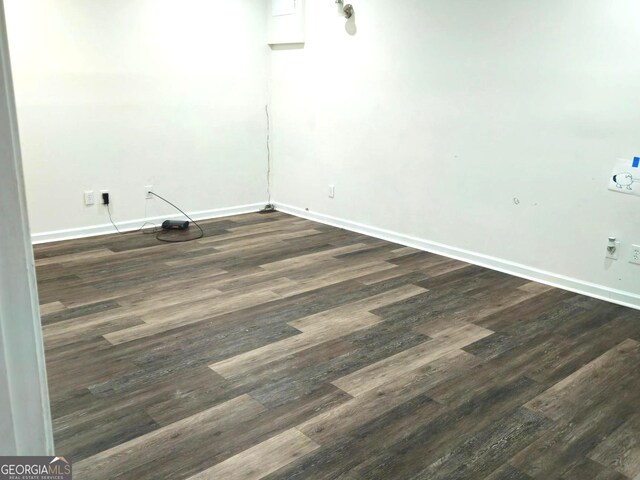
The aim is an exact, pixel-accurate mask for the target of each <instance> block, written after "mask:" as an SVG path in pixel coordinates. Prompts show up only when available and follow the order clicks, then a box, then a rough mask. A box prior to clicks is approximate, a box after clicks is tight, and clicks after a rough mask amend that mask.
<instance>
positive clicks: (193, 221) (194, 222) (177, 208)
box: [149, 192, 204, 243]
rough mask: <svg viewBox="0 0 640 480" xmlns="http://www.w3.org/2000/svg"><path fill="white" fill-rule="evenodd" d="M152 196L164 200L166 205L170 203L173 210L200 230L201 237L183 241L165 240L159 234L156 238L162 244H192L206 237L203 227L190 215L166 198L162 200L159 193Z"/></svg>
mask: <svg viewBox="0 0 640 480" xmlns="http://www.w3.org/2000/svg"><path fill="white" fill-rule="evenodd" d="M149 193H150V194H151V195H153V196H154V197H158V198H159V199H160V200H162V201H163V202H165V203H168V204H169V205H171V206H172V207H173V208H175V209H176V210H178V211H179V212H180V213H181V214H183V215H184V216H185V217H187V218H188V219H189V220H191V222H192V223H193V224H194V225H195V226H196V227H198V230H200V235H199V236H197V237H194V238H186V239H181V240H169V239H168V238H163V237H162V232H160V233H158V234H157V235H156V238H157V239H158V240H160V241H161V242H167V243H182V242H190V241H192V240H199V239H201V238H202V237H204V230H202V227H201V226H200V225H198V222H196V221H195V220H194V219H193V218H191V217H190V216H189V215H187V214H186V213H184V212H183V211H182V210H181V209H180V208H179V207H178V206H176V205H174V204H173V203H171V202H170V201H169V200H167V199H166V198H162V197H161V196H160V195H158V194H157V193H153V192H149Z"/></svg>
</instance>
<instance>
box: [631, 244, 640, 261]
mask: <svg viewBox="0 0 640 480" xmlns="http://www.w3.org/2000/svg"><path fill="white" fill-rule="evenodd" d="M629 263H635V264H636V265H640V245H631V255H629Z"/></svg>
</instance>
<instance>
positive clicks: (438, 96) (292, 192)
mask: <svg viewBox="0 0 640 480" xmlns="http://www.w3.org/2000/svg"><path fill="white" fill-rule="evenodd" d="M352 3H353V5H354V7H355V9H356V16H355V22H346V24H345V19H343V18H340V17H338V16H337V13H336V10H335V8H334V5H333V2H329V1H327V2H318V1H317V2H308V4H307V25H306V45H305V48H304V49H292V50H274V51H272V65H271V69H272V75H273V78H272V85H273V92H272V101H271V102H272V106H271V109H272V112H273V128H274V135H273V155H274V171H273V174H274V200H275V203H276V204H277V205H278V206H281V205H290V206H294V207H302V208H309V211H310V212H311V213H316V214H319V215H329V216H333V217H335V218H337V219H342V220H346V221H348V222H358V223H360V224H364V225H365V226H372V227H377V228H382V229H387V230H389V231H392V232H395V233H400V234H403V235H409V236H413V237H417V238H418V239H421V240H424V241H426V242H427V243H431V244H441V245H443V246H445V247H447V248H448V247H453V248H454V249H459V250H460V251H461V252H462V253H464V255H461V256H462V257H465V255H467V254H469V255H470V256H469V257H468V258H473V257H474V256H475V257H476V258H486V257H487V256H488V257H495V258H493V259H491V261H492V262H494V263H495V262H497V263H500V262H502V264H504V265H509V264H518V268H521V267H523V266H524V267H534V268H537V269H542V270H545V271H548V272H552V273H553V274H558V275H561V276H568V277H572V278H573V279H577V280H578V281H579V283H584V282H592V283H593V284H596V285H595V288H596V290H597V289H599V288H601V287H605V288H606V289H620V290H623V291H626V292H628V293H629V295H623V296H625V297H626V299H627V300H628V301H630V302H636V304H637V305H639V306H640V297H636V296H635V295H637V294H638V293H640V266H637V265H632V264H629V263H627V261H626V258H625V259H623V260H620V261H618V262H606V261H605V259H604V253H605V245H606V239H607V237H608V236H609V235H615V236H617V237H619V239H621V240H622V242H623V244H622V253H621V255H622V257H626V256H627V255H628V253H629V250H630V244H631V243H637V244H640V199H639V198H637V197H630V196H624V195H620V194H616V193H612V192H609V191H607V189H606V188H607V181H608V176H609V175H610V173H611V169H612V167H613V161H614V160H615V159H616V158H618V157H622V158H625V157H627V158H631V157H632V156H634V155H638V154H640V136H639V135H638V125H640V96H639V94H638V93H639V89H638V86H639V85H640V83H639V82H640V51H639V50H638V47H639V45H640V28H638V25H639V24H640V3H639V2H637V1H636V0H616V1H615V2H611V1H609V0H585V1H581V2H575V1H573V0H545V1H541V2H540V1H537V2H530V1H524V0H515V1H514V0H487V1H484V2H478V1H475V0H457V1H449V0H405V1H403V2H401V3H393V2H389V1H388V0H366V1H358V0H353V2H352ZM347 30H348V31H350V32H351V34H350V33H348V32H347ZM354 31H355V34H354ZM328 184H335V186H336V198H335V199H333V200H332V199H329V198H328V196H327V185H328ZM514 198H517V199H518V201H519V204H517V205H516V204H515V203H514ZM496 259H497V260H496ZM488 263H491V262H488ZM584 284H585V286H587V284H586V283H584ZM584 290H588V288H586V287H585V289H584Z"/></svg>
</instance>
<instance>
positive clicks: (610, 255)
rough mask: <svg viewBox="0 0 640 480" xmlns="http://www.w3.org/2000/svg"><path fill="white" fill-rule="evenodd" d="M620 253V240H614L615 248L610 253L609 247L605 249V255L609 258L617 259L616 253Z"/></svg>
mask: <svg viewBox="0 0 640 480" xmlns="http://www.w3.org/2000/svg"><path fill="white" fill-rule="evenodd" d="M619 253H620V242H616V249H615V250H614V251H613V253H611V252H610V251H609V249H607V253H606V254H605V256H606V257H607V258H610V259H611V260H618V254H619Z"/></svg>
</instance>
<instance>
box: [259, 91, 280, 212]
mask: <svg viewBox="0 0 640 480" xmlns="http://www.w3.org/2000/svg"><path fill="white" fill-rule="evenodd" d="M264 111H265V114H266V116H267V204H266V205H265V206H264V208H263V209H262V210H260V213H272V212H275V211H276V207H275V206H274V205H273V204H272V203H271V117H270V115H269V104H267V105H265V106H264Z"/></svg>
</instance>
